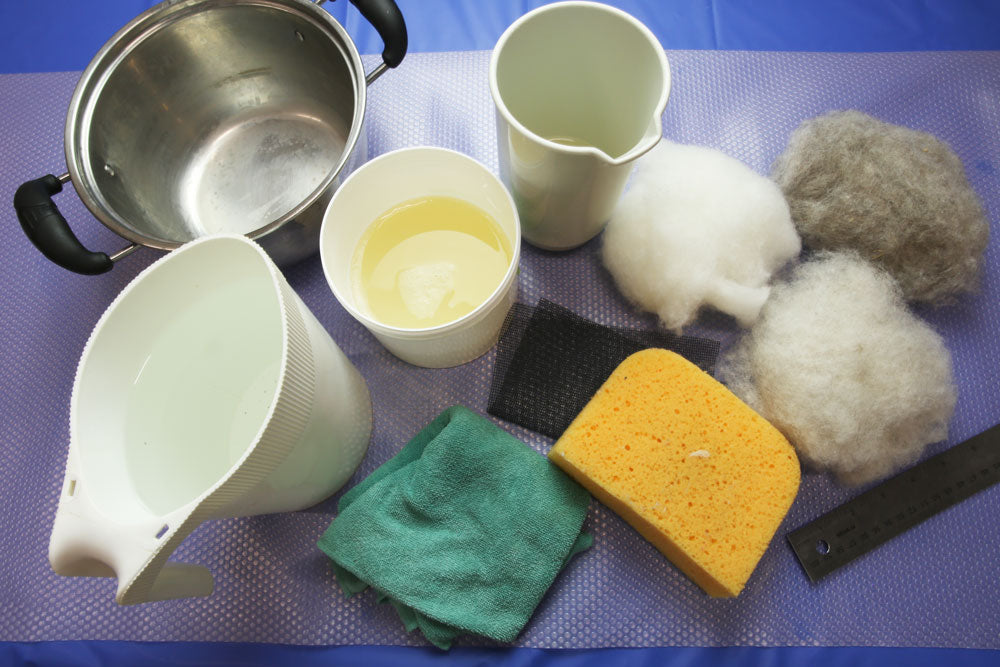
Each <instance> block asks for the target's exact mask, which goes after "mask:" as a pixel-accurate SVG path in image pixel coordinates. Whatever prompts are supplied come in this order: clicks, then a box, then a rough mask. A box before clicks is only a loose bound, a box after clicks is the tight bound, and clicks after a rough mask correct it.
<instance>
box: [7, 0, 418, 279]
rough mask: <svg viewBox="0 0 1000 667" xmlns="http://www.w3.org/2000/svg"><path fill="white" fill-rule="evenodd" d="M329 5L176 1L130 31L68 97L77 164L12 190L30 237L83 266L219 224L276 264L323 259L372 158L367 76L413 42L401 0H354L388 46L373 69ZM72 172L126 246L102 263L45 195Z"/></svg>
mask: <svg viewBox="0 0 1000 667" xmlns="http://www.w3.org/2000/svg"><path fill="white" fill-rule="evenodd" d="M322 1H323V0H319V2H316V3H313V2H309V1H308V0H180V1H174V2H170V1H168V2H164V3H162V4H160V5H158V6H156V7H153V8H152V9H150V10H149V11H147V12H145V13H143V14H141V15H140V16H138V17H137V18H136V19H134V20H133V21H132V22H131V23H129V24H128V25H126V26H125V27H124V28H122V29H121V30H120V31H119V32H118V33H117V34H116V35H115V36H114V37H112V38H111V40H110V41H109V42H108V43H107V44H105V45H104V47H103V48H102V49H101V50H100V51H99V52H98V54H97V55H96V56H95V57H94V59H93V60H92V61H91V63H90V65H89V66H88V67H87V69H86V71H84V73H83V76H82V77H81V79H80V81H79V83H78V84H77V87H76V91H75V92H74V94H73V99H72V101H71V102H70V107H69V113H68V114H67V119H66V132H65V148H66V163H67V170H68V173H66V174H63V175H62V176H60V177H58V178H57V177H56V176H53V175H51V174H50V175H48V176H44V177H42V178H40V179H36V180H34V181H29V182H27V183H25V184H24V185H22V186H21V187H20V188H18V190H17V192H16V193H15V195H14V207H15V209H16V210H17V215H18V219H19V220H20V222H21V226H22V228H23V229H24V231H25V233H26V234H27V235H28V238H29V239H30V240H31V241H32V242H33V243H34V244H35V246H36V247H38V249H39V250H41V251H42V253H43V254H44V255H45V256H46V257H48V258H49V259H50V260H52V261H53V262H55V263H56V264H59V265H60V266H62V267H64V268H66V269H69V270H71V271H76V272H78V273H86V274H96V273H103V272H105V271H107V270H109V269H111V267H112V266H113V263H114V262H115V261H116V260H117V259H119V258H120V257H123V256H125V255H126V254H128V253H130V252H131V251H132V250H134V249H135V248H137V247H140V246H148V247H151V248H158V249H161V250H171V249H173V248H176V247H178V246H179V245H181V244H182V243H184V242H186V241H190V240H192V239H194V238H197V237H199V236H203V235H205V234H208V233H211V232H215V231H227V232H235V233H242V234H246V235H247V236H249V237H250V238H252V239H255V240H257V241H258V242H259V243H261V245H263V247H264V248H265V249H266V250H267V251H268V252H269V253H270V254H271V256H272V257H273V258H274V259H275V261H276V262H277V263H278V264H282V265H287V264H291V263H293V262H295V261H298V260H300V259H303V258H304V257H307V256H309V255H311V254H313V253H314V252H316V250H317V249H318V238H319V229H320V223H321V221H322V218H323V212H324V211H325V209H326V205H327V203H328V202H329V200H330V197H331V196H332V195H333V192H334V190H335V189H336V188H337V185H338V183H339V181H340V179H341V178H342V177H343V176H345V175H346V174H348V173H350V171H351V170H352V169H353V168H354V167H355V166H357V165H358V164H360V163H361V162H363V161H364V160H365V159H366V158H367V155H366V151H367V146H366V143H365V140H364V137H365V135H364V132H363V131H362V124H363V121H364V113H365V94H366V90H367V84H370V83H371V82H372V81H374V80H375V79H376V78H377V77H378V76H379V75H380V74H382V72H384V71H385V69H386V68H387V67H395V66H396V65H398V64H399V63H400V61H401V60H402V59H403V56H404V55H405V53H406V47H407V37H406V27H405V25H404V23H403V18H402V15H401V14H400V13H399V9H398V8H397V7H396V5H395V3H394V2H393V1H392V0H351V2H352V3H353V4H354V5H355V6H356V7H358V9H359V10H360V11H361V13H362V15H364V16H365V18H367V19H368V20H369V21H370V22H371V23H372V24H373V25H374V27H375V28H376V30H378V32H379V34H380V35H381V37H382V39H383V41H384V43H385V51H383V53H382V58H383V62H382V63H381V64H380V65H379V66H378V67H377V68H376V69H375V70H373V71H372V72H371V73H370V74H368V75H367V76H366V75H365V73H364V70H363V68H362V65H361V59H360V57H359V56H358V52H357V49H356V48H355V46H354V43H353V42H352V41H351V38H350V37H349V36H348V34H347V32H346V31H345V30H344V29H343V28H342V27H341V26H340V24H339V23H337V21H335V20H334V19H333V17H331V16H330V15H329V14H328V13H327V12H326V11H324V10H323V9H322V8H321V7H320V6H319V5H320V4H321V3H322ZM68 181H72V183H73V186H74V188H75V189H76V191H77V193H78V194H79V196H80V199H81V200H82V201H83V202H84V204H86V206H87V208H88V209H90V211H91V212H92V213H93V214H94V215H95V216H96V217H97V218H98V219H99V220H100V221H101V222H102V223H103V224H104V225H105V226H106V227H108V228H110V229H111V230H113V231H114V232H116V233H117V234H119V235H121V236H122V237H124V238H126V239H128V240H129V241H130V242H131V245H129V246H128V247H126V248H124V249H123V250H121V251H119V252H117V253H114V254H113V255H111V256H109V255H107V254H106V253H103V252H91V251H89V250H87V249H86V248H84V247H83V246H82V245H81V244H80V242H79V241H78V240H77V239H76V237H75V236H74V235H73V233H72V231H71V230H70V228H69V226H68V224H67V223H66V220H65V219H64V218H63V217H62V215H61V214H60V213H59V211H58V209H57V208H56V206H55V203H54V202H53V201H52V196H53V195H54V194H56V193H58V192H60V191H61V190H62V184H63V183H66V182H68Z"/></svg>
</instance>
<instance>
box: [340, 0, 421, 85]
mask: <svg viewBox="0 0 1000 667" xmlns="http://www.w3.org/2000/svg"><path fill="white" fill-rule="evenodd" d="M351 4H352V5H354V6H355V7H357V8H358V11H359V12H361V15H362V16H364V17H365V19H366V20H367V21H368V22H369V23H371V24H372V26H373V27H374V28H375V31H376V32H378V34H379V37H381V38H382V43H383V44H384V45H385V48H384V49H383V50H382V64H381V65H379V66H378V67H376V68H375V70H374V71H373V72H372V73H371V74H369V75H368V76H367V77H365V82H366V83H369V84H370V83H371V82H372V81H374V80H375V79H377V78H378V77H379V75H381V74H382V72H384V71H385V69H386V68H387V67H396V66H397V65H399V63H401V62H403V56H405V55H406V48H407V46H408V40H407V36H406V23H405V22H404V21H403V14H402V12H400V11H399V7H397V6H396V3H395V2H394V1H393V0H351Z"/></svg>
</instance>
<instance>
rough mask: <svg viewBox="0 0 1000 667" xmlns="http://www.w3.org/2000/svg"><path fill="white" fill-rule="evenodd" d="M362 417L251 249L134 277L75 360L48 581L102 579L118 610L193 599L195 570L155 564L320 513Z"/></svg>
mask: <svg viewBox="0 0 1000 667" xmlns="http://www.w3.org/2000/svg"><path fill="white" fill-rule="evenodd" d="M371 418H372V413H371V400H370V397H369V393H368V387H367V385H366V384H365V381H364V379H363V378H362V377H361V375H360V374H359V373H358V371H357V370H356V369H355V368H354V366H352V365H351V363H350V361H349V360H348V359H347V357H346V356H345V355H344V353H343V352H342V351H341V350H340V348H338V347H337V345H336V344H335V343H334V342H333V340H332V339H331V338H330V336H329V334H328V333H327V332H326V330H325V329H324V328H323V326H322V325H321V324H320V323H319V322H318V321H317V320H316V318H315V317H314V316H313V315H312V313H311V312H310V311H309V309H308V308H307V307H306V306H305V304H303V303H302V301H301V300H300V299H299V297H298V296H297V295H296V294H295V292H294V291H293V290H292V289H291V287H289V285H288V283H287V282H286V281H285V278H284V276H282V274H281V272H280V271H279V270H278V268H277V267H276V266H275V265H274V263H273V262H272V261H271V259H270V258H269V257H268V256H267V254H266V253H264V251H263V250H262V249H261V248H260V247H259V246H258V245H257V244H256V243H254V242H253V241H250V240H248V239H246V238H245V237H242V236H234V235H222V236H212V237H206V238H202V239H199V240H196V241H192V242H190V243H188V244H186V245H184V246H182V247H181V248H179V249H178V250H175V251H173V252H171V253H170V254H168V255H166V256H164V257H163V258H162V259H160V260H159V261H157V262H155V263H154V264H152V265H151V266H150V267H148V268H147V269H146V270H145V271H143V272H142V273H140V274H139V275H138V276H137V277H136V278H135V280H133V281H132V282H131V283H130V284H129V285H128V286H127V287H126V288H125V289H124V290H123V291H122V293H121V294H119V295H118V297H117V298H116V299H115V300H114V302H113V303H112V304H111V305H110V306H109V307H108V309H107V311H105V313H104V315H103V316H102V317H101V319H100V320H99V321H98V323H97V325H96V327H95V328H94V331H93V333H92V334H91V336H90V340H89V341H88V342H87V345H86V347H85V348H84V351H83V356H82V357H81V359H80V364H79V367H78V368H77V374H76V381H75V383H74V386H73V394H72V398H71V403H70V444H69V455H68V457H67V463H66V474H65V479H64V482H63V488H62V493H61V495H60V497H59V507H58V509H57V511H56V517H55V523H54V525H53V528H52V535H51V538H50V541H49V562H50V563H51V565H52V569H53V570H55V572H56V573H58V574H61V575H66V576H92V577H93V576H98V577H117V578H118V591H117V595H116V597H115V599H116V600H117V601H118V602H119V603H120V604H135V603H139V602H148V601H154V600H164V599H171V598H181V597H194V596H202V595H208V594H209V593H211V591H212V587H213V581H212V576H211V574H210V573H209V572H208V570H207V569H205V568H204V567H201V566H198V565H189V564H184V563H175V562H167V559H168V558H169V556H170V554H171V553H172V552H173V551H174V550H175V549H176V548H177V547H178V546H179V545H180V543H181V542H182V541H183V540H184V538H185V537H187V535H188V534H190V533H191V531H193V530H194V529H195V528H197V527H198V525H199V524H201V522H203V521H205V520H207V519H215V518H222V517H233V516H247V515H253V514H267V513H271V512H283V511H290V510H296V509H302V508H305V507H308V506H310V505H314V504H315V503H317V502H319V501H320V500H323V499H324V498H326V497H327V496H329V495H330V494H332V493H333V492H335V491H336V490H337V489H339V488H340V487H341V486H342V485H343V484H344V483H345V482H346V481H347V479H348V478H349V477H350V476H351V474H352V473H353V471H354V470H355V468H356V467H357V465H358V464H359V463H360V462H361V459H362V457H363V456H364V454H365V451H366V449H367V446H368V439H369V436H370V433H371Z"/></svg>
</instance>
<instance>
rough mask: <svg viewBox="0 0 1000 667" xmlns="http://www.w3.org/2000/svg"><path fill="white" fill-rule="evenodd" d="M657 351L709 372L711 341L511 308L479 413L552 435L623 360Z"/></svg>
mask: <svg viewBox="0 0 1000 667" xmlns="http://www.w3.org/2000/svg"><path fill="white" fill-rule="evenodd" d="M650 347H661V348H665V349H668V350H672V351H674V352H677V353H678V354H680V355H681V356H683V357H685V358H687V359H688V360H689V361H691V362H692V363H694V364H695V365H696V366H698V367H699V368H701V369H702V370H703V371H705V372H706V373H709V374H711V373H712V371H713V369H714V367H715V361H716V358H717V357H718V355H719V342H718V341H714V340H709V339H706V338H696V337H692V336H676V335H673V334H670V333H667V332H663V331H649V330H643V329H630V328H626V327H610V326H605V325H601V324H597V323H596V322H592V321H590V320H588V319H585V318H583V317H581V316H580V315H577V314H576V313H574V312H573V311H571V310H569V309H568V308H565V307H563V306H560V305H559V304H556V303H553V302H552V301H548V300H546V299H542V300H540V301H539V302H538V305H537V306H529V305H527V304H523V303H517V304H514V307H513V308H512V309H511V311H510V313H509V314H508V316H507V321H506V322H505V323H504V326H503V329H502V330H501V333H500V340H499V342H498V343H497V357H496V365H495V370H494V372H493V382H492V384H491V387H490V397H489V407H488V408H487V411H488V412H489V413H490V414H491V415H493V416H494V417H499V418H500V419H505V420H507V421H510V422H514V423H515V424H520V425H521V426H524V427H526V428H529V429H531V430H533V431H537V432H538V433H541V434H542V435H546V436H549V437H550V438H558V437H559V436H560V435H562V433H563V431H565V430H566V428H567V427H568V426H569V424H570V422H572V421H573V419H574V418H575V417H576V416H577V415H578V414H579V413H580V411H581V410H582V409H583V408H584V406H585V405H586V404H587V402H588V401H589V400H590V398H591V396H593V395H594V393H595V392H596V391H597V390H598V389H599V388H600V387H601V385H602V384H603V383H604V381H605V380H607V379H608V376H609V375H611V373H612V371H614V369H615V368H617V367H618V364H620V363H621V362H622V361H623V360H624V359H625V358H626V357H628V356H629V355H631V354H632V353H634V352H638V351H639V350H644V349H646V348H650Z"/></svg>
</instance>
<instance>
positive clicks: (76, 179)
mask: <svg viewBox="0 0 1000 667" xmlns="http://www.w3.org/2000/svg"><path fill="white" fill-rule="evenodd" d="M233 6H257V7H271V8H274V9H278V10H281V11H286V12H290V13H296V14H298V15H299V16H301V17H303V18H305V19H306V20H309V21H311V22H312V23H313V24H314V25H316V26H318V27H319V28H321V29H322V30H323V31H324V32H325V33H326V34H328V35H330V34H331V33H333V35H335V36H336V38H339V40H340V45H341V46H342V47H343V48H342V49H341V51H342V53H343V55H344V56H345V57H346V58H347V59H348V61H349V62H348V65H349V67H348V69H349V71H350V73H351V77H352V79H353V84H354V89H355V102H354V118H353V119H352V123H351V129H350V132H349V133H348V135H347V141H346V142H345V144H344V151H343V154H342V155H341V156H340V161H339V162H338V163H337V166H336V168H335V169H333V170H331V171H330V173H329V174H327V176H326V177H325V178H324V179H323V181H322V182H321V183H320V184H319V185H318V186H317V187H316V189H314V190H313V191H312V192H311V193H310V194H309V195H308V196H307V197H306V198H305V199H303V200H302V201H301V202H300V203H299V204H298V205H297V206H295V207H294V208H293V209H292V210H290V211H288V212H287V213H285V214H284V215H282V216H281V217H279V218H277V219H275V220H272V221H270V222H268V223H266V224H264V225H262V226H260V227H258V228H256V229H254V230H253V231H252V232H250V233H248V234H247V235H246V236H248V237H249V238H251V239H259V238H260V237H262V236H264V235H266V234H268V233H269V232H271V231H274V230H275V229H277V228H279V227H281V226H283V225H284V224H285V223H286V222H289V221H290V220H293V219H295V218H296V217H298V216H300V215H301V214H302V213H303V212H304V211H306V209H308V208H309V207H310V206H312V205H313V204H315V203H316V202H317V200H319V199H320V198H321V197H322V196H323V194H324V193H325V192H326V191H327V190H328V189H329V187H330V186H331V184H332V183H333V182H334V181H335V180H336V178H337V177H338V175H339V174H340V172H341V170H342V169H343V168H344V164H345V163H346V162H347V160H348V158H349V157H350V155H351V154H352V153H353V152H354V148H355V146H356V144H357V142H358V137H359V135H360V133H361V130H362V126H363V124H364V116H365V108H366V106H367V96H366V93H367V90H368V88H367V84H366V80H365V72H364V65H363V64H362V62H361V56H360V55H359V53H358V49H357V47H356V46H355V44H354V40H352V39H351V37H350V35H349V34H348V33H347V31H346V30H345V29H344V27H343V26H341V25H340V23H338V22H337V20H336V19H334V18H333V16H331V15H330V14H329V12H327V11H326V10H324V9H322V7H320V4H319V3H314V2H310V1H309V0H166V1H165V2H163V3H160V4H158V5H155V6H153V7H151V8H150V9H147V10H146V11H144V12H143V13H141V14H139V15H138V16H136V17H135V18H134V19H132V20H131V21H129V22H128V23H127V24H125V26H123V27H122V28H121V29H120V30H118V31H117V32H116V33H115V34H114V35H112V37H111V38H110V39H109V40H108V41H107V42H106V43H105V44H104V45H103V46H102V47H101V49H100V50H99V51H98V52H97V53H96V54H95V55H94V57H93V58H92V59H91V61H90V63H88V65H87V68H86V69H85V70H84V71H83V74H82V75H81V76H80V80H79V81H78V82H77V85H76V88H75V89H74V91H73V97H72V98H71V100H70V104H69V108H68V110H67V113H66V123H65V131H64V149H65V155H66V168H67V171H68V172H69V174H70V178H71V180H72V182H73V187H74V189H75V190H76V192H77V195H78V196H79V197H80V199H81V200H82V201H83V203H84V205H86V207H87V209H88V210H89V211H90V212H91V213H92V214H93V215H94V217H96V218H97V219H98V220H100V222H101V223H102V224H103V225H104V226H105V227H107V228H108V229H110V230H111V231H113V232H115V233H116V234H118V235H119V236H121V237H123V238H126V239H128V240H130V241H133V242H135V243H138V244H140V245H143V246H146V247H149V248H156V249H158V250H173V249H175V248H178V247H180V246H181V245H183V244H184V243H186V242H187V241H169V240H165V239H161V238H157V237H153V236H148V235H146V234H143V233H142V232H140V231H138V230H135V229H133V228H131V227H129V226H128V225H127V223H126V222H125V221H124V220H123V219H122V218H121V217H120V216H118V215H117V214H116V213H114V211H113V209H112V208H111V207H110V206H108V205H107V204H106V203H105V200H104V198H103V197H102V196H101V194H100V189H99V188H98V187H97V186H96V179H95V178H94V177H93V174H92V171H91V169H90V160H89V159H87V157H88V153H89V149H88V147H86V146H84V145H81V143H80V142H81V140H82V139H83V138H85V137H86V136H87V134H88V131H87V130H86V129H85V128H88V127H89V125H90V123H91V120H92V116H93V110H94V107H95V105H96V103H97V100H98V99H100V95H101V91H102V90H103V88H104V84H105V82H106V81H107V80H108V79H109V78H110V76H111V75H112V74H113V73H114V72H115V71H116V70H117V68H118V67H119V66H120V65H121V63H122V62H123V61H124V60H125V59H126V58H127V57H128V55H129V54H131V53H132V52H133V51H134V50H135V49H137V48H139V47H140V46H141V44H142V43H143V42H144V41H145V40H146V39H148V38H149V37H151V36H152V35H154V34H155V33H157V32H159V31H160V30H162V29H164V28H165V27H167V26H169V25H171V24H173V23H175V22H177V21H180V20H183V19H185V18H187V17H189V16H192V15H194V14H198V13H200V12H202V11H212V10H216V9H221V8H226V7H233ZM196 238H198V237H196Z"/></svg>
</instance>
